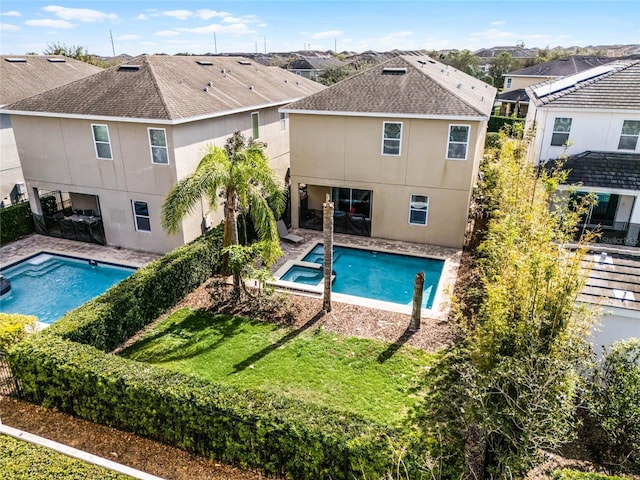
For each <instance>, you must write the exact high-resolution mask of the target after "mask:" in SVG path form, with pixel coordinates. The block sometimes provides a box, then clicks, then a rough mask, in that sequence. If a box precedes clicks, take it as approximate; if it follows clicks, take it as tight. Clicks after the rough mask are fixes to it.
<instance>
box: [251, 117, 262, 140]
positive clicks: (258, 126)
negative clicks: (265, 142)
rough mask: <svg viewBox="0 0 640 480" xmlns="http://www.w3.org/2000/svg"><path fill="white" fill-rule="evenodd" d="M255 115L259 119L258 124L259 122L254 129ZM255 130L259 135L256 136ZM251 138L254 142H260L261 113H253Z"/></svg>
mask: <svg viewBox="0 0 640 480" xmlns="http://www.w3.org/2000/svg"><path fill="white" fill-rule="evenodd" d="M254 115H255V116H256V117H257V118H258V122H257V123H258V124H257V126H256V127H255V129H254V126H253V116H254ZM254 130H257V131H258V135H255V131H254ZM251 137H252V138H253V139H254V140H260V112H251Z"/></svg>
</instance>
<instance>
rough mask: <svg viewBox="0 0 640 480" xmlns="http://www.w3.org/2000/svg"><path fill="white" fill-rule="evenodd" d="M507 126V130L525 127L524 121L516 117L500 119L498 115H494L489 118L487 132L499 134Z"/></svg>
mask: <svg viewBox="0 0 640 480" xmlns="http://www.w3.org/2000/svg"><path fill="white" fill-rule="evenodd" d="M505 126H507V128H514V127H516V126H524V119H522V118H516V117H500V116H497V115H492V116H491V117H489V123H488V125H487V132H499V131H500V130H502V129H503V128H504V127H505Z"/></svg>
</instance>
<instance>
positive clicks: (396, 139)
mask: <svg viewBox="0 0 640 480" xmlns="http://www.w3.org/2000/svg"><path fill="white" fill-rule="evenodd" d="M401 143H402V123H400V122H384V123H383V124H382V155H396V156H397V155H400V144H401Z"/></svg>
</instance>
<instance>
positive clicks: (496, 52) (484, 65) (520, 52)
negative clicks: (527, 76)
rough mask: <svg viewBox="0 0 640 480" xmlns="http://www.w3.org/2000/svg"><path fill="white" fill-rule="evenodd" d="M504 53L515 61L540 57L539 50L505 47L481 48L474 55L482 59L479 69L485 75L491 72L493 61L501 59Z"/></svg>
mask: <svg viewBox="0 0 640 480" xmlns="http://www.w3.org/2000/svg"><path fill="white" fill-rule="evenodd" d="M502 53H508V54H509V55H510V56H511V58H513V59H514V60H520V61H526V60H531V59H534V58H536V57H537V56H538V50H537V49H535V48H533V49H532V48H524V47H522V46H505V47H491V48H481V49H480V50H476V51H475V52H473V54H474V55H475V56H476V57H478V58H479V59H480V62H479V65H478V66H479V67H480V70H482V71H483V72H484V73H488V72H489V67H491V61H492V60H493V59H494V58H496V57H499V56H500V54H502Z"/></svg>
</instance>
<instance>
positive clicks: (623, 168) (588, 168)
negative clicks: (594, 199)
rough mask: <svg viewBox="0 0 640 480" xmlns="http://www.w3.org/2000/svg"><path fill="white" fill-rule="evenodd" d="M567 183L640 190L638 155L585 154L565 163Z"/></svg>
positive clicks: (616, 153) (571, 157)
mask: <svg viewBox="0 0 640 480" xmlns="http://www.w3.org/2000/svg"><path fill="white" fill-rule="evenodd" d="M564 169H565V170H569V175H568V177H567V183H568V184H577V183H581V184H582V185H584V186H587V187H595V188H616V189H620V190H634V191H636V192H637V191H640V153H621V152H594V151H586V152H583V153H580V154H578V155H572V156H570V157H569V158H567V159H566V161H565V162H564Z"/></svg>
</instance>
